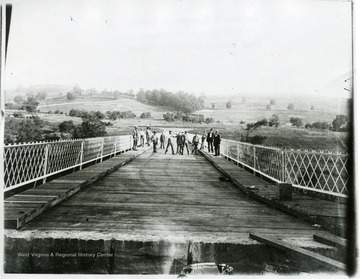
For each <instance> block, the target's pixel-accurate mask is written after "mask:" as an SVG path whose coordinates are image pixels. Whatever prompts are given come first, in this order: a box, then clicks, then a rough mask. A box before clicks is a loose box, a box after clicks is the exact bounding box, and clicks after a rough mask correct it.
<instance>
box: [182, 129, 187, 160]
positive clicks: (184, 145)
mask: <svg viewBox="0 0 360 279" xmlns="http://www.w3.org/2000/svg"><path fill="white" fill-rule="evenodd" d="M181 143H182V154H184V147H186V150H187V154H188V155H189V139H188V133H187V131H185V134H183V135H182V140H181Z"/></svg>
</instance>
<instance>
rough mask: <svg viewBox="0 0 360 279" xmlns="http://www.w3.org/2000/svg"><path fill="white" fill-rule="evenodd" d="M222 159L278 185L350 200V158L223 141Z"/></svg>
mask: <svg viewBox="0 0 360 279" xmlns="http://www.w3.org/2000/svg"><path fill="white" fill-rule="evenodd" d="M220 151H221V155H223V156H224V157H226V158H229V159H231V160H233V161H235V162H237V163H239V164H241V165H243V166H246V167H247V168H249V169H251V170H253V171H254V172H257V173H259V174H261V175H263V176H265V177H268V178H270V179H272V180H274V181H276V182H286V183H291V184H292V185H293V187H296V188H301V189H305V190H309V191H315V192H320V193H324V194H329V195H333V196H338V197H348V194H349V192H348V181H349V156H348V155H347V154H336V153H325V152H315V151H301V150H283V149H278V148H272V147H265V146H260V145H252V144H248V143H243V142H237V141H233V140H226V139H222V140H221V147H220Z"/></svg>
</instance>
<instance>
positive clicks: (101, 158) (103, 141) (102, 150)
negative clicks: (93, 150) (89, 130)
mask: <svg viewBox="0 0 360 279" xmlns="http://www.w3.org/2000/svg"><path fill="white" fill-rule="evenodd" d="M104 143H105V139H104V138H102V141H101V149H100V162H102V161H103V155H104Z"/></svg>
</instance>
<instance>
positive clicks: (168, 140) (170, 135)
mask: <svg viewBox="0 0 360 279" xmlns="http://www.w3.org/2000/svg"><path fill="white" fill-rule="evenodd" d="M173 138H174V137H173V135H172V134H171V131H169V137H168V139H167V146H166V149H165V154H166V152H167V151H168V149H169V146H171V151H172V154H173V155H175V152H174V146H173Z"/></svg>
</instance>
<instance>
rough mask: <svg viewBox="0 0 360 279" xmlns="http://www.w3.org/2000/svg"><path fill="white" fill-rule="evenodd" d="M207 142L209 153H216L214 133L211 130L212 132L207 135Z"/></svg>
mask: <svg viewBox="0 0 360 279" xmlns="http://www.w3.org/2000/svg"><path fill="white" fill-rule="evenodd" d="M206 141H207V143H208V151H209V152H210V150H211V152H214V145H213V143H214V133H213V129H212V128H211V129H210V132H209V133H208V135H207V138H206Z"/></svg>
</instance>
